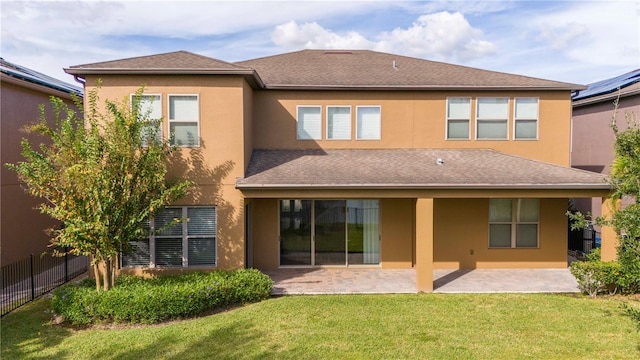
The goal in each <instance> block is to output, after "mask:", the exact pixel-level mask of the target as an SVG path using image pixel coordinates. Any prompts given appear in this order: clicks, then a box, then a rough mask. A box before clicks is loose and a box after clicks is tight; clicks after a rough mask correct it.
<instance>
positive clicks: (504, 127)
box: [476, 97, 509, 140]
mask: <svg viewBox="0 0 640 360" xmlns="http://www.w3.org/2000/svg"><path fill="white" fill-rule="evenodd" d="M477 102H478V106H477V111H476V123H477V124H476V126H477V129H476V138H477V139H496V140H506V139H508V136H507V134H508V128H509V98H506V97H505V98H478V100H477Z"/></svg>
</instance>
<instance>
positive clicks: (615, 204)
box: [600, 196, 620, 261]
mask: <svg viewBox="0 0 640 360" xmlns="http://www.w3.org/2000/svg"><path fill="white" fill-rule="evenodd" d="M619 206H620V201H615V200H613V199H612V198H611V196H607V197H603V198H602V208H601V211H602V216H603V217H605V218H611V214H613V212H614V211H615V210H616V209H618V208H619ZM600 238H601V241H602V243H601V250H600V251H601V253H600V255H601V259H602V261H613V260H615V259H616V258H617V253H616V247H617V246H618V234H617V233H616V231H615V230H614V229H613V228H612V227H609V226H603V227H602V228H601V229H600Z"/></svg>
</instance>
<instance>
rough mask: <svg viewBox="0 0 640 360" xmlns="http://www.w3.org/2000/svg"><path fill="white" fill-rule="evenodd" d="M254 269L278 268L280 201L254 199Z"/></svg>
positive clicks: (252, 204) (252, 202)
mask: <svg viewBox="0 0 640 360" xmlns="http://www.w3.org/2000/svg"><path fill="white" fill-rule="evenodd" d="M251 206H252V211H253V219H252V226H253V239H252V241H253V267H255V268H257V269H261V270H274V269H277V268H278V261H279V255H278V251H279V250H280V247H279V246H280V244H279V234H278V231H279V229H278V221H279V218H278V211H279V209H278V200H275V199H252V200H251Z"/></svg>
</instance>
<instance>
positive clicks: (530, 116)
mask: <svg viewBox="0 0 640 360" xmlns="http://www.w3.org/2000/svg"><path fill="white" fill-rule="evenodd" d="M513 113H514V138H515V139H516V140H519V139H523V140H535V139H537V138H538V98H515V104H514V111H513Z"/></svg>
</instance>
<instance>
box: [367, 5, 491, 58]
mask: <svg viewBox="0 0 640 360" xmlns="http://www.w3.org/2000/svg"><path fill="white" fill-rule="evenodd" d="M482 36H483V33H482V30H480V29H478V28H474V27H472V26H471V24H469V22H468V21H467V19H465V17H464V15H462V14H461V13H459V12H456V13H449V12H446V11H443V12H438V13H434V14H427V15H422V16H420V17H419V18H418V20H417V21H416V22H414V23H413V25H412V26H411V27H409V28H407V29H402V28H396V29H394V30H393V31H391V32H389V33H386V32H385V33H383V34H381V35H380V38H381V41H380V42H379V43H378V44H379V48H381V49H388V50H389V51H392V52H400V53H404V54H408V55H413V56H421V57H422V56H424V57H429V58H432V59H434V60H445V61H460V60H462V61H464V60H469V59H473V58H476V57H482V56H486V55H488V54H491V53H493V51H494V46H493V44H491V43H490V42H488V41H486V40H482V39H481V37H482Z"/></svg>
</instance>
